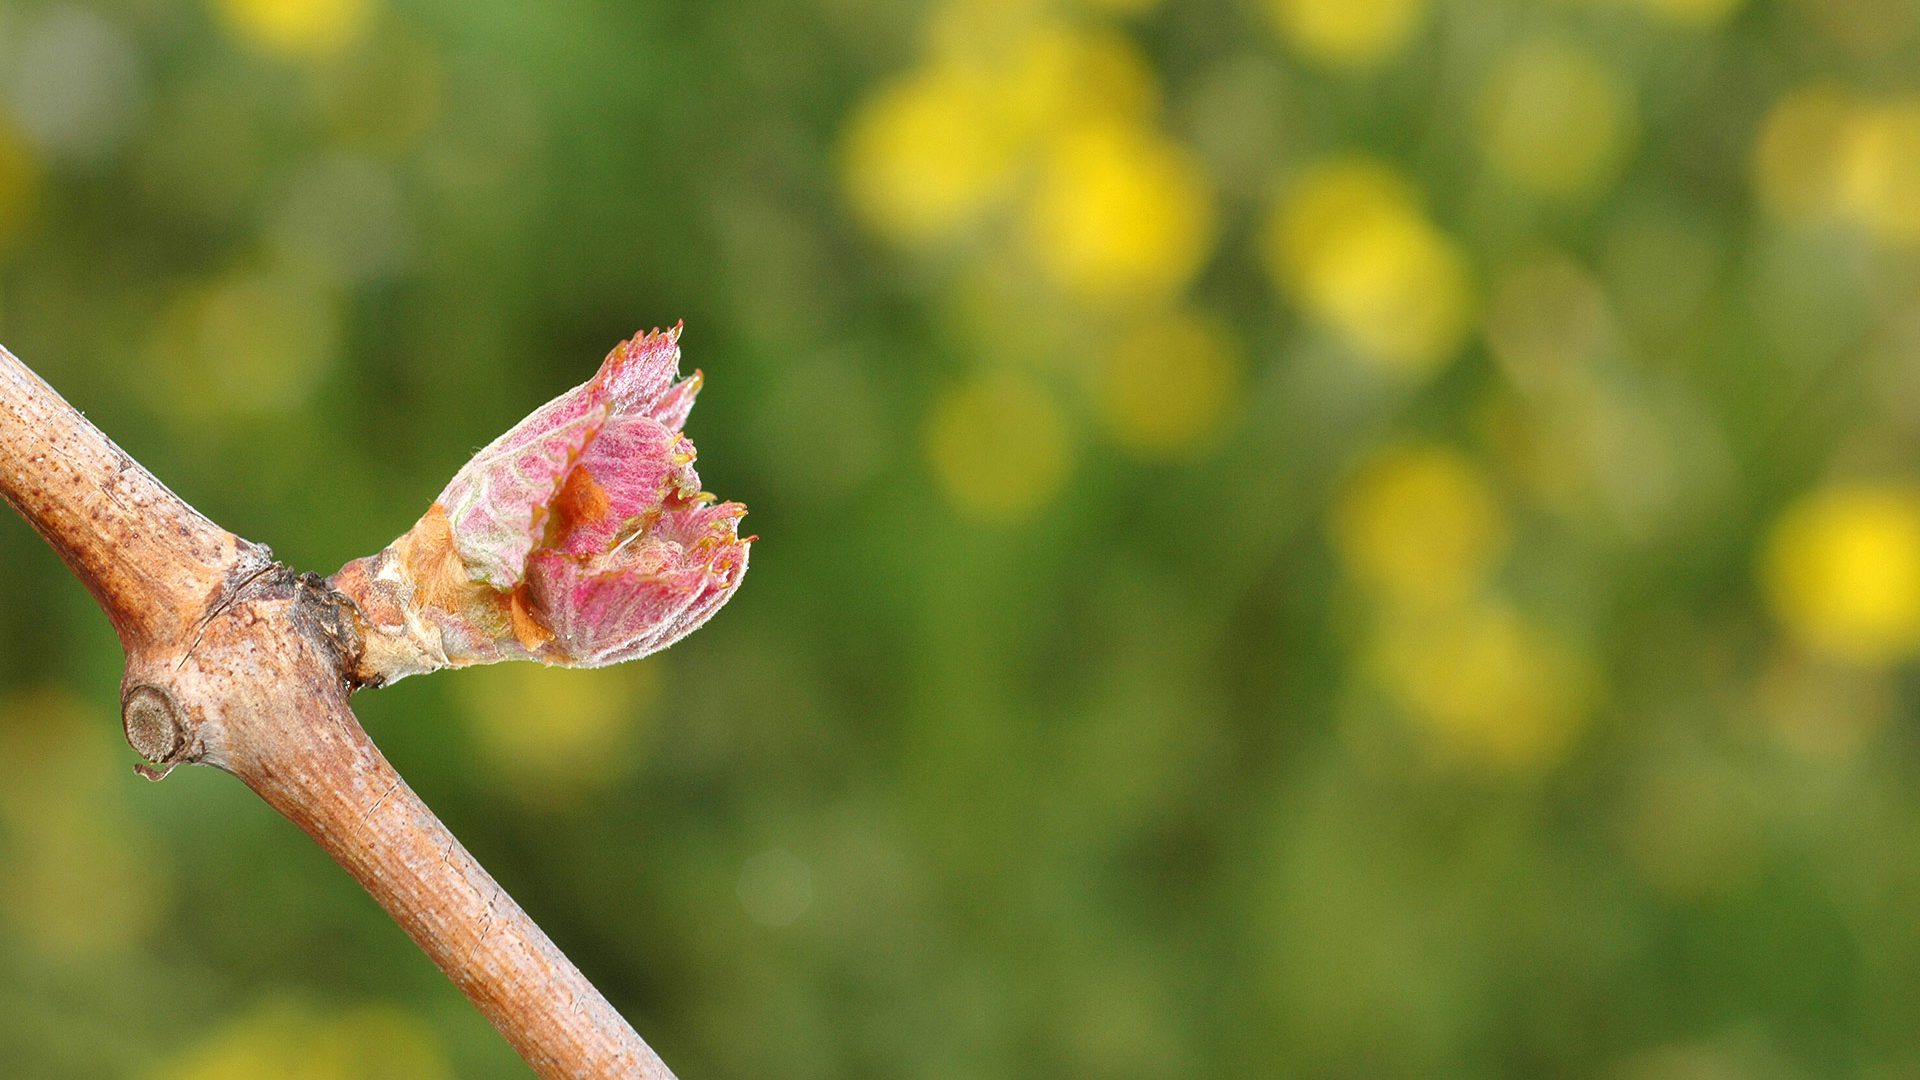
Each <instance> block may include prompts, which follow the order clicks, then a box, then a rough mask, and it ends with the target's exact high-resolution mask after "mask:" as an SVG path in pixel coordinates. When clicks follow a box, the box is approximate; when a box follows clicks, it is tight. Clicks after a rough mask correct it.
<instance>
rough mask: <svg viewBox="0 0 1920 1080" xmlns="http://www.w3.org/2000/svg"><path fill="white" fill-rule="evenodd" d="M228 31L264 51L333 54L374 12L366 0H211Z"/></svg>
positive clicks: (290, 54) (292, 54)
mask: <svg viewBox="0 0 1920 1080" xmlns="http://www.w3.org/2000/svg"><path fill="white" fill-rule="evenodd" d="M212 3H213V8H214V10H215V11H216V12H218V13H219V15H220V18H221V21H222V22H224V23H225V24H226V27H227V30H228V31H229V32H230V33H232V34H233V35H234V36H235V37H237V38H239V39H240V40H242V41H244V42H246V43H247V44H249V45H252V46H254V47H256V48H259V49H261V50H263V51H266V52H271V53H276V54H279V55H281V56H288V57H295V58H307V59H313V58H320V57H327V56H332V55H334V54H336V53H338V52H340V51H341V50H342V49H344V48H346V47H347V46H348V45H351V44H353V43H354V42H355V41H358V40H359V39H360V37H361V35H362V34H363V33H365V31H366V28H367V24H368V22H369V21H370V20H371V17H372V15H373V7H372V3H371V0H212Z"/></svg>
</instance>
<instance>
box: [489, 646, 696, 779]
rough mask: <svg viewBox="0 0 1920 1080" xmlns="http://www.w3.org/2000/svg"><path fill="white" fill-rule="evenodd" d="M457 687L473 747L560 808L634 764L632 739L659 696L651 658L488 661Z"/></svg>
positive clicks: (493, 766) (636, 754) (492, 764)
mask: <svg viewBox="0 0 1920 1080" xmlns="http://www.w3.org/2000/svg"><path fill="white" fill-rule="evenodd" d="M458 689H459V692H460V694H461V703H462V705H463V706H464V709H465V713H466V715H467V716H468V717H469V728H468V730H470V731H471V732H472V734H473V742H474V749H475V750H476V751H477V752H478V754H479V756H480V758H481V760H482V761H483V762H484V763H485V764H486V765H487V766H488V767H489V768H491V769H493V770H495V771H496V772H498V773H500V774H501V775H502V776H503V777H504V778H507V779H508V780H510V781H511V782H510V783H503V784H502V786H503V787H504V788H506V789H507V790H510V791H512V792H514V794H515V795H516V796H518V797H520V798H522V799H525V800H527V801H529V802H534V803H538V804H542V805H547V806H561V805H564V804H565V803H567V802H569V801H571V800H574V799H577V798H580V797H583V796H586V795H588V794H590V793H592V792H594V791H597V790H599V789H600V788H602V787H604V786H605V785H607V784H609V783H611V782H613V781H615V780H617V779H619V778H620V776H621V775H623V774H624V773H626V772H628V771H630V770H631V769H632V768H634V766H635V765H637V764H638V762H639V751H638V749H637V747H638V739H637V736H638V735H639V734H640V733H641V732H642V731H643V730H644V728H645V727H646V726H647V718H648V716H649V706H651V704H652V702H653V700H654V698H655V697H656V696H657V695H658V693H659V675H658V671H657V669H656V668H655V666H654V665H653V664H651V663H637V664H620V665H617V666H615V667H608V668H593V669H589V670H573V669H567V668H551V667H545V666H543V665H540V664H527V663H511V664H493V665H489V666H487V667H482V668H477V669H475V670H473V671H471V672H468V673H465V674H464V675H463V676H462V678H461V681H460V683H459V684H458Z"/></svg>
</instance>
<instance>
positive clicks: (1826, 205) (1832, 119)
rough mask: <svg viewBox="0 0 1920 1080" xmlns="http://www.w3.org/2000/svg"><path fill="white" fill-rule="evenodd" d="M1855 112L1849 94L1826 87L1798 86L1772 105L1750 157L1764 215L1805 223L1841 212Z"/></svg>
mask: <svg viewBox="0 0 1920 1080" xmlns="http://www.w3.org/2000/svg"><path fill="white" fill-rule="evenodd" d="M1855 113H1856V106H1855V102H1854V99H1853V97H1852V95H1850V94H1849V93H1848V92H1847V91H1846V90H1844V89H1842V88H1841V87H1838V86H1834V85H1831V84H1827V83H1813V84H1809V85H1807V86H1802V87H1800V88H1798V89H1796V90H1794V91H1792V92H1791V93H1789V94H1787V95H1786V96H1785V97H1783V98H1781V99H1780V100H1779V101H1778V102H1776V103H1775V104H1774V106H1773V108H1772V109H1771V110H1769V111H1768V113H1767V118H1766V120H1765V121H1764V122H1763V123H1762V124H1761V126H1760V134H1759V137H1758V139H1757V140H1756V141H1755V144H1754V155H1753V170H1754V183H1755V186H1756V187H1757V188H1758V189H1759V192H1760V199H1761V202H1762V203H1763V204H1765V206H1766V207H1767V209H1768V210H1770V211H1772V212H1773V213H1774V214H1775V215H1777V216H1779V217H1781V218H1784V219H1786V220H1789V221H1795V222H1805V221H1809V220H1813V219H1818V218H1821V217H1826V216H1829V215H1833V214H1837V213H1839V212H1841V211H1842V210H1843V209H1844V206H1845V204H1846V200H1847V188H1848V187H1849V186H1850V185H1849V182H1848V180H1847V172H1848V171H1849V160H1850V158H1851V157H1852V145H1853V137H1854V133H1855V131H1856V128H1855V126H1854V118H1855Z"/></svg>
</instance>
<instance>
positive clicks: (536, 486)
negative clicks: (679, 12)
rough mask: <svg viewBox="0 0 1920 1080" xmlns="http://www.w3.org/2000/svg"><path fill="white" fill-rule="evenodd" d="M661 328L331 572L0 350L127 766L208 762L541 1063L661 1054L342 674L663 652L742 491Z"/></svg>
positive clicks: (652, 1060) (5, 402)
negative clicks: (472, 838)
mask: <svg viewBox="0 0 1920 1080" xmlns="http://www.w3.org/2000/svg"><path fill="white" fill-rule="evenodd" d="M677 342H678V329H677V328H676V329H675V330H674V331H672V332H670V333H667V334H661V333H659V332H657V331H656V332H655V333H653V334H648V335H641V336H639V337H636V338H635V339H634V340H633V341H631V342H628V343H626V344H624V345H622V346H621V347H620V348H617V349H616V350H615V351H614V353H613V354H612V355H610V356H609V357H608V359H607V362H606V363H605V364H604V365H603V366H602V368H601V371H600V373H599V374H597V375H596V376H595V378H594V379H593V380H591V381H590V382H588V383H586V384H583V385H582V386H581V387H579V388H576V389H575V390H574V391H571V392H569V394H566V395H562V396H561V397H560V398H558V399H556V400H555V401H554V402H551V403H549V404H548V405H547V406H546V407H544V408H543V409H541V410H540V411H538V412H536V413H535V414H534V415H533V416H530V417H529V418H528V419H527V421H525V422H523V423H522V424H521V425H519V426H517V427H516V428H515V429H514V430H513V431H510V432H508V433H507V434H506V435H503V436H502V437H501V438H500V439H499V440H496V442H495V444H493V445H492V446H490V447H489V448H488V449H487V450H484V451H482V453H481V454H480V455H479V456H478V457H476V459H475V461H474V462H473V463H472V464H470V465H469V466H468V468H467V469H464V470H462V471H461V473H460V474H459V475H458V476H456V477H455V479H454V481H453V483H452V484H450V485H449V487H448V489H447V491H446V492H443V493H442V496H441V498H440V499H439V500H437V501H436V502H435V503H434V504H433V506H432V507H431V508H430V509H429V511H428V513H427V514H426V515H424V516H423V517H422V519H421V524H420V525H417V526H415V528H414V529H413V530H411V531H410V532H409V533H408V534H407V535H406V536H403V537H402V538H401V539H400V540H398V541H396V542H395V543H394V545H392V546H390V547H389V548H388V549H386V550H385V551H382V552H380V553H378V554H377V555H374V556H369V557H368V558H366V559H362V560H356V561H355V562H354V563H350V564H348V566H347V567H346V568H344V569H343V570H342V571H341V572H340V573H339V574H336V575H335V576H334V577H333V578H332V579H331V580H328V579H322V578H320V577H318V576H316V575H313V574H300V573H295V572H294V571H292V570H290V569H289V568H287V567H285V566H283V565H281V564H279V563H278V562H276V561H274V560H273V558H272V554H271V552H269V551H268V549H267V548H266V547H264V546H263V545H260V544H255V543H252V542H249V541H246V540H243V539H241V538H239V537H237V536H234V535H233V534H231V533H229V532H227V531H226V530H224V529H222V528H220V527H219V526H217V525H215V524H214V523H212V522H211V521H208V520H207V519H206V518H205V517H202V516H201V515H200V514H199V513H198V512H196V511H195V510H194V509H193V508H192V507H191V506H189V505H187V504H186V503H185V502H184V501H182V500H181V499H180V498H179V497H178V496H176V495H174V494H173V493H172V492H171V491H169V490H167V488H166V487H165V486H164V485H162V484H161V483H160V482H159V481H158V480H156V479H155V478H154V477H153V476H152V475H151V474H150V473H148V472H147V471H146V470H145V469H143V468H141V467H140V465H139V464H138V463H136V462H135V461H133V459H132V458H130V457H128V456H127V455H126V454H125V453H124V452H123V451H121V450H120V448H119V447H117V446H115V445H114V444H113V442H112V441H111V440H110V439H108V438H107V436H106V435H105V434H103V433H102V432H100V431H99V430H98V429H97V428H95V427H94V426H93V425H92V424H90V423H89V422H87V420H86V419H85V418H84V417H82V416H81V415H80V413H79V412H78V411H77V410H75V409H74V408H73V407H72V406H70V405H68V404H67V403H66V402H65V401H64V400H62V399H61V398H60V396H59V395H58V394H57V393H55V392H54V390H53V389H52V388H51V387H49V386H48V385H47V384H46V383H45V382H43V381H42V380H41V379H40V378H39V377H38V376H36V375H35V374H33V372H31V371H30V370H28V369H27V368H26V366H25V365H23V364H22V363H21V362H20V361H19V360H18V359H16V358H15V357H14V356H13V355H12V354H11V353H9V352H7V351H6V350H5V349H3V348H0V496H4V498H5V499H6V501H7V502H8V503H9V504H10V505H12V506H13V507H14V509H15V510H17V511H19V513H20V514H21V516H23V517H24V518H26V520H27V521H28V522H29V523H30V524H32V525H33V527H34V528H35V529H36V530H37V531H39V532H40V534H41V535H42V536H43V537H45V538H46V540H47V541H48V542H49V543H50V544H51V545H52V546H53V548H54V550H55V551H57V552H58V553H59V554H60V556H61V558H62V559H63V560H65V562H66V563H67V565H68V566H69V567H70V568H71V569H72V570H73V571H74V573H75V574H76V576H78V577H79V578H80V580H81V581H82V582H83V583H85V584H86V586H87V588H88V589H89V590H90V591H91V592H92V593H93V595H94V597H95V599H96V600H98V601H99V603H100V606H101V608H102V610H103V611H105V613H106V614H107V616H108V618H109V619H110V620H111V621H112V623H113V625H114V628H115V630H116V631H117V632H118V634H119V636H120V640H121V643H122V645H123V647H124V648H125V651H126V656H127V670H126V676H125V679H124V681H123V683H122V689H121V704H122V719H123V722H124V725H125V729H126V736H127V742H128V744H129V745H131V746H132V747H133V749H134V750H135V751H136V752H137V753H139V754H140V756H141V757H142V758H143V759H145V761H144V763H143V764H141V765H139V766H137V767H136V768H137V769H138V770H139V771H140V772H141V774H142V775H144V776H147V777H148V778H149V779H160V778H161V777H164V776H165V775H166V774H167V772H168V771H170V770H172V769H173V768H175V767H177V766H179V765H183V764H206V765H212V766H215V767H217V768H220V769H222V770H225V771H226V772H228V773H231V774H232V775H234V776H235V777H238V778H239V779H240V780H241V781H242V782H243V783H245V784H246V785H247V786H248V787H250V788H252V789H253V790H254V791H255V792H256V793H257V794H259V796H260V797H261V798H262V799H264V800H265V801H266V802H267V803H268V804H269V805H271V806H272V807H273V808H274V809H275V810H277V811H279V812H280V813H281V814H282V815H284V816H285V817H286V818H287V819H288V820H290V821H292V822H293V823H294V824H296V825H298V826H299V827H300V828H301V829H302V830H304V831H305V832H306V833H307V834H308V835H309V836H310V837H312V838H313V839H314V841H315V842H316V843H318V844H319V845H320V846H321V847H322V848H324V849H325V850H326V851H327V853H328V854H330V855H331V856H333V858H334V859H335V860H336V861H337V862H339V863H340V865H341V866H342V867H344V868H345V869H346V870H347V872H348V873H350V874H352V875H353V876H354V877H355V878H356V879H357V880H358V881H359V882H360V883H361V884H362V885H363V886H364V887H365V888H366V890H367V892H368V893H369V894H370V895H371V896H372V897H373V898H374V899H375V900H376V901H377V902H378V903H379V904H380V905H381V907H383V908H384V909H386V911H387V912H388V914H390V915H391V916H392V917H393V918H394V920H395V921H396V922H397V923H398V924H399V925H400V926H401V928H402V929H404V930H405V931H406V932H407V934H408V935H409V936H411V937H412V938H413V940H414V941H415V942H416V943H418V944H419V946H420V947H421V948H422V949H423V950H424V951H425V952H426V953H427V955H428V956H429V957H430V958H432V960H433V961H434V963H436V964H437V965H439V966H440V968H441V969H442V970H444V971H445V972H446V973H447V975H448V976H449V977H450V978H451V979H452V980H453V982H454V983H455V985H457V986H458V987H459V988H460V989H461V991H462V992H464V993H465V994H466V995H467V996H468V998H470V999H471V1000H472V1001H473V1003H474V1004H475V1005H476V1006H477V1007H478V1008H479V1009H480V1010H481V1011H482V1012H483V1013H484V1014H485V1015H486V1016H487V1018H488V1019H489V1020H491V1021H492V1022H493V1024H494V1026H495V1027H497V1028H498V1029H499V1030H500V1032H501V1033H502V1034H503V1035H504V1036H506V1038H507V1040H508V1042H510V1043H511V1044H512V1045H513V1047H514V1049H515V1050H517V1051H518V1052H519V1053H520V1054H521V1056H522V1057H524V1058H525V1059H526V1061H527V1062H528V1064H529V1065H531V1066H532V1067H533V1070H534V1072H535V1073H536V1074H538V1075H539V1076H541V1077H545V1078H554V1080H558V1078H561V1077H566V1078H570V1080H577V1078H599V1077H634V1078H643V1080H671V1077H672V1073H671V1072H669V1071H668V1069H667V1067H666V1066H665V1065H664V1064H662V1063H661V1061H660V1059H659V1057H658V1056H657V1055H655V1054H654V1052H653V1050H652V1049H651V1048H649V1047H648V1046H647V1044H646V1043H645V1041H643V1040H642V1039H641V1038H640V1036H639V1035H638V1034H637V1033H635V1031H634V1029H633V1028H632V1027H631V1026H630V1025H629V1024H628V1023H627V1022H626V1021H625V1020H624V1019H623V1018H622V1017H621V1016H620V1015H619V1013H618V1012H617V1011H615V1010H614V1008H613V1006H612V1005H610V1004H609V1003H608V1002H607V1000H606V999H605V998H604V997H603V996H602V995H601V994H600V993H599V991H598V990H596V989H595V988H594V987H593V985H592V984H591V983H590V982H589V981H588V980H587V978H586V977H585V976H584V975H582V974H581V972H580V970H579V969H578V968H577V967H575V966H574V965H573V963H572V962H571V961H569V960H568V959H567V958H566V956H565V955H563V954H562V953H561V951H560V949H559V948H558V947H557V946H556V945H554V943H553V942H552V941H551V940H550V939H549V938H548V937H547V936H546V934H545V933H544V932H542V931H541V929H540V928H539V926H538V925H537V924H535V922H534V921H533V919H532V918H530V917H529V916H528V915H527V913H526V912H525V911H523V910H522V909H521V908H520V907H519V905H517V904H516V903H514V901H513V899H512V898H511V897H509V896H508V895H507V894H506V892H505V891H504V890H502V889H501V888H500V886H499V885H498V884H497V883H496V882H495V881H494V880H493V878H492V877H490V876H489V875H488V874H487V872H486V871H485V870H484V869H483V868H482V867H481V866H480V865H479V863H477V862H476V861H475V860H474V859H473V857H472V856H471V855H470V854H469V853H468V852H467V850H466V849H465V848H463V847H462V846H461V845H460V843H459V841H458V840H456V839H455V838H454V836H453V835H452V833H450V832H449V831H448V830H447V828H446V826H445V825H443V824H442V823H441V822H440V820H439V819H438V818H437V817H435V816H434V814H433V812H432V811H431V810H430V809H428V808H427V806H426V805H425V804H424V803H423V802H421V800H420V798H419V797H418V796H417V795H416V794H414V792H413V790H412V789H411V788H409V787H408V786H407V784H406V782H405V781H404V780H402V779H401V777H400V776H399V774H398V773H397V772H395V771H394V769H393V767H392V766H391V765H390V764H389V763H388V762H387V760H386V758H385V757H384V756H383V755H382V754H381V753H380V750H379V748H378V747H376V746H375V745H374V744H373V741H372V740H371V739H370V738H369V737H368V735H367V733H366V731H365V730H364V729H363V728H362V727H361V726H360V723H359V721H358V720H357V719H356V718H355V717H354V715H353V711H352V709H351V708H350V706H349V698H350V697H351V695H352V694H353V693H354V692H355V691H356V690H358V689H361V688H364V687H373V686H379V685H383V684H385V683H388V682H392V681H393V680H395V679H398V678H402V677H405V676H407V675H410V674H418V673H421V672H425V671H431V670H434V669H437V668H440V667H450V666H461V665H464V664H472V663H486V662H491V661H494V660H499V659H510V658H527V659H536V660H540V661H542V662H546V663H553V664H562V665H574V666H590V665H597V664H602V663H613V662H618V661H619V660H623V659H628V658H631V657H633V656H638V655H644V654H645V653H647V652H651V651H654V650H656V649H659V648H664V647H665V646H666V645H668V644H671V643H672V642H673V641H675V640H678V639H679V637H681V636H684V635H685V634H686V633H688V632H691V630H692V629H694V628H695V627H697V626H699V625H700V624H701V623H702V622H704V621H705V620H706V619H707V618H708V617H710V616H711V615H712V614H713V612H714V611H716V610H717V609H718V608H719V607H720V605H722V604H724V603H725V602H726V600H727V598H729V597H730V596H731V595H732V593H733V591H734V590H735V589H737V588H738V586H739V583H740V579H741V576H742V575H744V573H745V571H746V562H747V547H748V545H749V544H750V543H751V540H752V538H746V539H739V538H737V536H736V533H735V530H734V526H735V525H736V524H737V522H738V521H739V518H740V517H741V516H742V515H743V514H744V512H745V511H744V508H741V507H739V506H738V505H737V504H732V503H717V502H716V500H714V499H713V498H712V497H711V496H709V495H706V494H705V493H704V492H702V491H700V490H699V485H698V478H697V477H696V476H694V475H693V471H692V461H693V450H692V444H691V443H688V442H686V440H685V437H684V435H682V434H681V433H680V428H681V425H682V424H683V423H684V422H685V419H686V414H687V410H688V409H689V408H691V406H692V402H693V396H694V393H695V392H696V391H697V390H698V388H699V379H698V375H697V373H696V375H695V376H694V377H693V378H690V379H686V380H680V381H677V382H676V381H675V378H676V376H677V369H678V362H679V349H678V343H677Z"/></svg>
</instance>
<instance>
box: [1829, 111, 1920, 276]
mask: <svg viewBox="0 0 1920 1080" xmlns="http://www.w3.org/2000/svg"><path fill="white" fill-rule="evenodd" d="M1850 134H1851V136H1852V138H1851V143H1850V149H1851V153H1849V154H1848V155H1847V156H1846V157H1845V158H1844V159H1843V161H1844V163H1845V166H1846V169H1847V172H1846V175H1845V177H1844V178H1843V180H1842V185H1843V191H1844V192H1845V195H1846V201H1847V207H1848V209H1849V210H1851V211H1852V213H1853V214H1854V216H1855V217H1856V218H1857V219H1858V221H1859V223H1860V224H1861V225H1862V226H1864V227H1865V228H1866V230H1867V231H1868V232H1869V233H1871V234H1872V235H1873V236H1874V237H1875V238H1876V239H1878V240H1882V241H1885V242H1887V243H1893V244H1912V243H1915V242H1920V99H1915V98H1901V99H1898V100H1895V101H1889V102H1883V103H1879V104H1875V105H1871V106H1866V107H1862V108H1860V109H1858V110H1857V111H1856V112H1855V114H1854V118H1853V124H1852V125H1851V129H1850Z"/></svg>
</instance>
